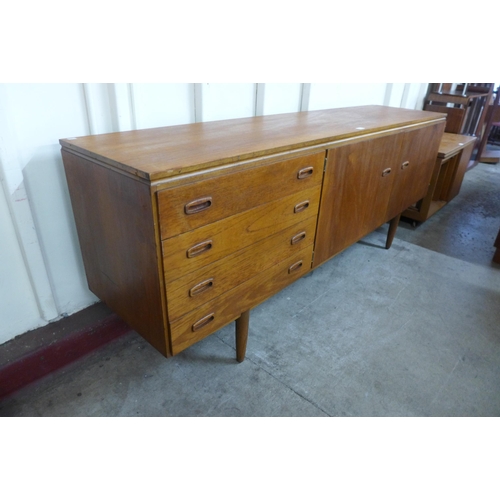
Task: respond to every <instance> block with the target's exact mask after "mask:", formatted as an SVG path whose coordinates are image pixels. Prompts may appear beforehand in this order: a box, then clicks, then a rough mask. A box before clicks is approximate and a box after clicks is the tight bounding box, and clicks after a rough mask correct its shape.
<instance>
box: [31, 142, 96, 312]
mask: <svg viewBox="0 0 500 500" xmlns="http://www.w3.org/2000/svg"><path fill="white" fill-rule="evenodd" d="M23 173H24V177H25V184H26V191H27V193H28V197H29V200H30V204H31V207H32V210H33V218H34V220H35V226H36V228H37V233H38V238H39V241H40V246H41V248H42V251H43V255H44V260H45V265H46V267H47V270H48V271H49V278H50V282H51V285H52V291H53V294H54V299H55V302H56V306H57V310H58V312H59V314H63V313H65V314H69V313H72V312H75V311H78V310H79V309H82V308H84V307H86V306H88V305H89V304H92V303H94V302H96V301H97V300H98V299H97V297H96V296H95V295H94V294H93V293H91V292H90V291H89V290H88V286H87V281H86V279H85V271H84V267H83V261H82V257H81V252H80V247H79V244H78V235H77V233H76V228H75V223H74V218H73V211H72V208H71V201H70V198H69V193H68V187H67V183H66V177H65V174H64V166H63V163H62V159H61V152H60V147H59V146H58V145H49V146H43V147H39V148H38V149H37V151H36V153H35V154H34V155H33V157H32V159H31V160H30V161H29V162H28V164H27V165H26V166H25V167H24V172H23Z"/></svg>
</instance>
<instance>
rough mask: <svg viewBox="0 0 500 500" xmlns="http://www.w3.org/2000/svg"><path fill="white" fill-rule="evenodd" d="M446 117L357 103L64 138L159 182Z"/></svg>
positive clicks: (76, 147)
mask: <svg viewBox="0 0 500 500" xmlns="http://www.w3.org/2000/svg"><path fill="white" fill-rule="evenodd" d="M444 116H445V115H444V114H442V113H433V112H429V111H416V110H408V109H401V108H390V107H386V106H356V107H350V108H337V109H327V110H319V111H303V112H299V113H285V114H280V115H268V116H258V117H251V118H238V119H233V120H221V121H215V122H204V123H193V124H189V125H178V126H173V127H161V128H155V129H146V130H133V131H130V132H117V133H111V134H101V135H93V136H86V137H80V138H69V139H61V140H60V143H61V145H62V146H63V148H65V149H68V150H70V151H71V150H72V151H77V152H81V153H83V154H85V155H87V156H89V157H91V158H95V159H98V160H101V161H103V162H105V163H106V164H108V165H111V166H114V167H116V168H119V169H121V170H123V171H126V172H128V173H130V174H132V175H135V176H138V177H142V178H144V179H148V180H157V179H162V178H166V177H170V176H175V175H179V174H182V173H183V172H188V171H193V170H200V169H204V168H208V167H211V166H216V165H223V164H228V163H233V162H236V161H242V160H245V159H250V158H258V157H260V156H264V155H267V154H274V153H279V152H283V151H293V150H295V149H300V148H303V147H308V146H314V145H317V144H322V143H327V142H331V141H334V140H341V139H344V138H347V137H355V136H360V135H365V134H368V133H372V132H377V131H382V130H390V129H392V128H397V127H404V126H409V125H413V124H417V123H422V122H426V121H429V120H442V119H443V117H444Z"/></svg>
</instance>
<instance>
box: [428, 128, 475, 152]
mask: <svg viewBox="0 0 500 500" xmlns="http://www.w3.org/2000/svg"><path fill="white" fill-rule="evenodd" d="M476 139H477V137H474V136H471V135H459V134H450V133H449V132H445V133H444V134H443V138H442V139H441V144H440V145H439V152H438V157H439V158H448V157H449V156H453V155H454V154H455V153H456V152H457V151H460V150H461V149H463V148H465V147H466V146H468V145H469V144H470V143H471V142H474V141H475V140H476Z"/></svg>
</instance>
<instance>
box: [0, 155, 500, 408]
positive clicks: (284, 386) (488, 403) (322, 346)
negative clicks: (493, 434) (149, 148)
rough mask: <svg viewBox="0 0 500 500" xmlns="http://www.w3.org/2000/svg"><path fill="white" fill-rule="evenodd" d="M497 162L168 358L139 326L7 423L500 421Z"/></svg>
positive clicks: (16, 404) (47, 382)
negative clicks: (244, 345)
mask: <svg viewBox="0 0 500 500" xmlns="http://www.w3.org/2000/svg"><path fill="white" fill-rule="evenodd" d="M499 227H500V167H499V166H491V165H484V164H480V165H478V166H477V167H476V168H474V169H473V170H471V171H469V172H468V173H467V174H466V177H465V181H464V185H463V187H462V191H461V193H460V194H459V195H458V197H457V198H455V200H453V201H452V202H451V203H450V204H449V205H447V206H446V207H445V208H443V209H442V210H441V211H440V212H439V213H438V214H436V215H435V216H434V217H433V218H432V219H430V220H429V221H427V222H425V223H423V224H422V225H420V226H419V227H418V228H412V227H411V225H410V224H408V223H405V222H401V223H400V227H399V229H398V232H397V234H396V238H395V240H394V243H393V246H392V248H391V249H390V250H385V249H384V248H383V246H384V242H385V234H386V231H387V226H384V227H382V228H380V229H378V230H377V231H375V232H374V233H372V234H370V235H369V236H367V237H366V238H364V239H363V240H362V241H361V242H359V243H357V244H355V245H353V246H352V247H350V248H349V249H347V250H346V251H344V252H343V253H342V254H340V255H339V256H337V257H335V258H334V259H332V260H330V261H329V262H328V263H326V264H324V265H323V266H322V267H320V268H319V269H317V270H315V271H314V272H313V273H310V274H309V275H307V276H306V277H304V278H302V279H300V280H299V281H298V282H296V283H294V284H293V285H291V286H290V287H288V288H286V289H285V290H283V291H282V292H280V293H279V294H277V295H276V296H274V297H272V298H271V299H270V300H268V301H266V302H265V303H263V304H262V305H260V306H259V307H257V308H255V309H254V310H253V311H252V314H251V319H250V334H249V341H248V349H247V358H246V360H245V362H243V363H242V364H238V363H236V361H235V349H234V327H233V326H231V325H230V326H228V327H226V328H224V329H222V330H220V331H219V332H217V333H215V334H214V335H212V336H210V337H208V338H206V339H205V340H203V341H201V342H199V343H198V344H196V345H194V346H192V347H191V348H189V349H187V350H186V351H184V352H183V353H181V354H180V355H178V356H176V357H174V358H171V359H165V358H163V357H162V356H161V355H160V354H158V353H157V352H156V351H155V350H154V349H153V348H152V347H151V346H149V344H147V342H145V341H144V340H142V338H141V337H139V336H138V335H137V334H136V333H135V332H131V333H130V334H127V335H126V336H124V337H122V338H121V339H119V340H117V341H115V342H113V343H112V344H109V345H107V346H105V347H104V348H102V349H100V350H98V351H96V352H94V353H93V354H91V355H89V356H87V357H86V358H84V359H81V360H80V361H78V362H76V363H74V364H73V365H70V366H68V367H66V368H65V369H63V370H60V371H59V372H57V373H54V374H52V375H50V376H48V377H46V378H45V379H43V380H41V381H39V382H37V383H36V384H33V385H32V386H29V387H26V388H24V389H23V390H21V391H19V392H17V393H16V394H14V395H13V396H11V397H10V398H9V399H6V400H4V401H2V402H0V416H325V417H326V416H500V266H498V265H496V264H493V263H492V262H491V257H492V256H493V252H494V248H493V241H494V239H495V237H496V234H497V232H498V229H499Z"/></svg>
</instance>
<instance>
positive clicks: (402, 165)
mask: <svg viewBox="0 0 500 500" xmlns="http://www.w3.org/2000/svg"><path fill="white" fill-rule="evenodd" d="M409 166H410V162H409V161H405V162H404V163H402V164H401V170H404V169H405V168H408V167H409Z"/></svg>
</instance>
